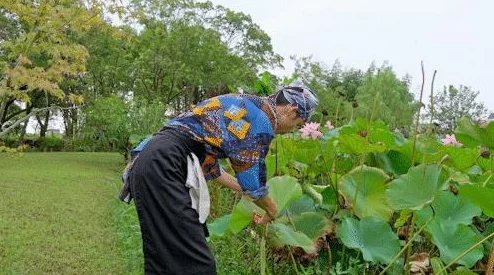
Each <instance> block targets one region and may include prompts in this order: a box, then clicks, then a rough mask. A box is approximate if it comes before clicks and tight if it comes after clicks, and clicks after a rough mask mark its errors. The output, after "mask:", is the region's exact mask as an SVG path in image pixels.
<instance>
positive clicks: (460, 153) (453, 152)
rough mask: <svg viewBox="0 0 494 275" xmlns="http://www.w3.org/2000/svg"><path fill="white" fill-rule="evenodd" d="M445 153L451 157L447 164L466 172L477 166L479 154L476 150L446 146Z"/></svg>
mask: <svg viewBox="0 0 494 275" xmlns="http://www.w3.org/2000/svg"><path fill="white" fill-rule="evenodd" d="M444 152H445V153H446V154H447V155H448V156H449V158H448V159H447V160H446V162H445V164H447V165H449V166H452V167H455V168H456V169H458V170H460V171H464V170H466V169H468V168H470V167H472V166H473V165H474V164H475V161H476V160H477V158H478V156H479V154H478V153H477V151H476V150H475V149H469V148H459V147H454V146H445V149H444Z"/></svg>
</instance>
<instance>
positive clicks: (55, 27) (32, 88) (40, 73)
mask: <svg viewBox="0 0 494 275" xmlns="http://www.w3.org/2000/svg"><path fill="white" fill-rule="evenodd" d="M0 10H1V11H2V16H0V17H1V18H2V19H1V20H0V21H5V19H8V20H7V21H9V20H10V22H12V21H13V23H12V24H13V25H12V24H11V26H18V28H2V29H1V32H2V40H0V42H1V47H0V49H1V50H0V64H3V65H0V69H1V72H0V127H1V126H2V125H5V124H6V122H9V124H17V121H16V120H17V119H21V118H22V119H28V118H29V117H30V115H29V113H28V112H27V111H28V110H27V109H24V110H21V111H18V110H16V111H15V113H12V111H11V110H12V109H17V108H12V107H13V106H14V105H15V102H16V101H21V102H26V103H28V104H27V106H29V103H30V100H31V97H32V95H33V94H37V93H41V94H44V95H46V96H51V97H55V98H59V99H62V98H64V97H65V96H68V97H69V98H71V99H72V100H80V97H76V96H72V95H65V94H64V92H63V91H62V90H61V88H60V86H59V84H60V83H61V82H62V81H63V80H64V79H65V78H66V77H75V76H78V75H79V74H81V73H82V72H84V71H85V62H86V59H87V56H88V53H87V50H86V49H85V48H84V47H83V46H82V45H80V44H77V43H73V41H71V40H70V39H69V38H68V34H70V33H71V32H72V31H78V30H88V29H90V28H91V27H92V26H94V25H95V24H99V23H101V22H102V21H101V17H102V11H101V5H99V3H98V2H96V1H88V2H86V3H82V2H78V1H74V0H62V1H41V2H38V1H32V2H30V1H20V0H15V1H7V2H2V4H1V5H0ZM6 30H7V32H8V31H9V30H10V31H11V32H12V31H13V30H15V32H16V33H14V34H8V35H4V34H3V32H6ZM45 110H46V112H50V110H51V109H50V108H47V109H45ZM22 113H24V116H22ZM46 115H47V116H49V114H46ZM7 118H8V119H7ZM9 129H11V128H9ZM0 131H2V130H0Z"/></svg>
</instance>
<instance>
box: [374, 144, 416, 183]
mask: <svg viewBox="0 0 494 275" xmlns="http://www.w3.org/2000/svg"><path fill="white" fill-rule="evenodd" d="M376 159H377V161H378V162H379V163H380V165H381V167H382V168H383V169H384V171H386V172H389V173H392V174H393V175H394V176H395V177H398V176H400V175H402V174H405V173H406V172H407V171H408V169H410V166H411V165H412V164H411V160H410V158H409V157H408V156H407V155H405V154H403V153H401V152H398V151H395V150H390V151H388V152H386V153H380V154H376Z"/></svg>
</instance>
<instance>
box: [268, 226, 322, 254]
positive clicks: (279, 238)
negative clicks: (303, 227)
mask: <svg viewBox="0 0 494 275" xmlns="http://www.w3.org/2000/svg"><path fill="white" fill-rule="evenodd" d="M268 241H269V243H270V244H271V245H273V246H274V247H281V246H284V245H290V246H297V247H301V248H302V249H303V250H304V251H305V252H306V253H312V252H315V244H314V242H313V241H312V240H311V239H310V238H309V237H307V235H305V234H304V233H302V232H300V231H295V230H293V228H292V227H291V226H287V225H285V224H282V223H272V224H270V225H269V227H268Z"/></svg>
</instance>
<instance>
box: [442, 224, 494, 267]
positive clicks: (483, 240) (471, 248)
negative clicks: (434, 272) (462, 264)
mask: <svg viewBox="0 0 494 275" xmlns="http://www.w3.org/2000/svg"><path fill="white" fill-rule="evenodd" d="M492 236H494V232H493V233H491V234H489V236H487V237H485V238H483V239H482V240H480V241H478V242H477V243H476V244H474V245H473V246H472V247H470V248H469V249H467V250H465V251H464V252H463V253H461V254H460V255H459V256H458V257H456V258H455V259H454V260H453V261H451V263H449V264H448V265H447V266H445V267H443V269H441V270H439V272H438V274H441V272H443V271H445V270H446V269H448V268H449V267H450V266H452V265H453V264H455V263H456V262H457V261H459V260H460V259H461V258H463V257H464V256H465V255H467V254H468V253H470V251H472V250H474V249H475V248H476V247H477V246H479V245H481V244H482V243H483V242H485V241H486V240H488V239H489V238H490V237H492ZM486 274H487V273H486Z"/></svg>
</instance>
